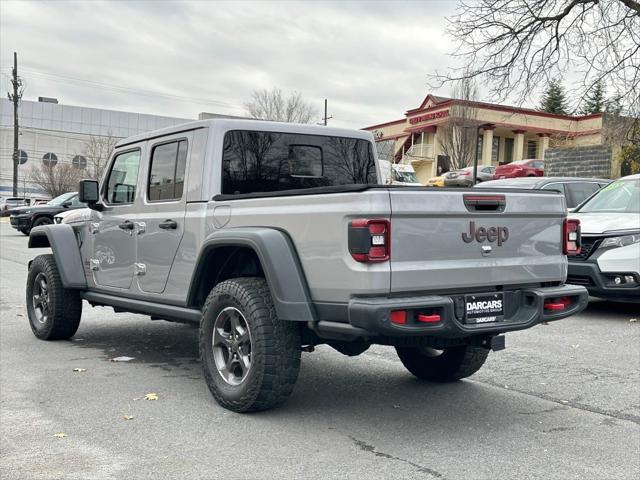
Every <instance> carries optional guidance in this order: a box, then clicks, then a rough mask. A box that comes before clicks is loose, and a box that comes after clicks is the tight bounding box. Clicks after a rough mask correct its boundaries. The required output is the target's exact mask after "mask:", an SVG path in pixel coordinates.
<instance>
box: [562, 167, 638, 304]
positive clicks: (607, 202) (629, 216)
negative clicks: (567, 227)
mask: <svg viewBox="0 0 640 480" xmlns="http://www.w3.org/2000/svg"><path fill="white" fill-rule="evenodd" d="M571 217H575V218H578V219H579V220H580V223H581V226H582V250H581V251H580V253H578V254H576V255H572V256H569V277H568V278H567V283H572V284H575V285H583V286H585V287H587V290H588V291H589V293H590V294H591V295H593V296H595V297H602V298H607V299H610V300H617V301H631V302H640V174H635V175H630V176H628V177H624V178H621V179H619V180H617V181H615V182H613V183H611V184H609V185H607V186H606V187H604V188H603V189H602V190H600V191H599V192H598V193H596V194H595V195H594V196H592V197H591V198H589V199H588V200H587V201H586V202H584V203H583V204H582V205H580V206H578V208H576V209H575V211H574V212H573V213H572V214H571Z"/></svg>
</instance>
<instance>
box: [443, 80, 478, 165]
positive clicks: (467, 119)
mask: <svg viewBox="0 0 640 480" xmlns="http://www.w3.org/2000/svg"><path fill="white" fill-rule="evenodd" d="M452 96H453V98H455V99H457V101H456V102H455V103H454V104H453V105H452V106H451V108H450V109H449V119H448V121H447V122H446V123H444V124H443V125H438V142H439V143H440V148H441V149H442V153H443V154H444V155H446V156H447V157H449V162H450V164H451V167H452V168H453V169H461V168H465V167H467V166H469V165H471V164H473V157H474V155H475V154H476V151H477V143H478V125H479V122H478V108H477V103H476V102H477V98H478V92H477V88H476V85H475V83H474V82H473V80H472V79H468V78H466V79H462V80H459V81H458V82H457V83H456V85H455V86H454V88H453V91H452Z"/></svg>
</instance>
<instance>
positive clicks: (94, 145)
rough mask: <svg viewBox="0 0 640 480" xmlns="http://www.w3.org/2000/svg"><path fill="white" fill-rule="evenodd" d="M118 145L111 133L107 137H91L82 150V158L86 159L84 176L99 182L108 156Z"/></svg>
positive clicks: (116, 139)
mask: <svg viewBox="0 0 640 480" xmlns="http://www.w3.org/2000/svg"><path fill="white" fill-rule="evenodd" d="M116 143H118V138H117V137H114V136H113V135H112V134H111V132H109V133H108V134H107V135H105V136H102V135H91V137H89V141H88V142H87V144H86V146H85V148H84V152H83V153H84V156H85V158H86V159H87V166H86V170H85V172H86V175H88V176H89V178H93V179H95V180H100V179H101V178H102V173H103V172H104V169H105V167H106V166H107V162H108V161H109V156H110V155H111V152H112V151H113V148H114V147H115V146H116Z"/></svg>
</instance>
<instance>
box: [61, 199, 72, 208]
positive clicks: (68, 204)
mask: <svg viewBox="0 0 640 480" xmlns="http://www.w3.org/2000/svg"><path fill="white" fill-rule="evenodd" d="M71 205H73V204H72V203H71V201H70V200H67V201H66V202H64V203H63V204H62V206H63V207H64V208H69V207H70V206H71Z"/></svg>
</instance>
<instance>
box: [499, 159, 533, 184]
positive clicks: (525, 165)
mask: <svg viewBox="0 0 640 480" xmlns="http://www.w3.org/2000/svg"><path fill="white" fill-rule="evenodd" d="M543 175H544V160H536V159H529V160H517V161H515V162H511V163H507V164H506V165H498V168H496V172H495V173H494V175H493V179H494V180H499V179H501V178H515V177H542V176H543Z"/></svg>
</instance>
